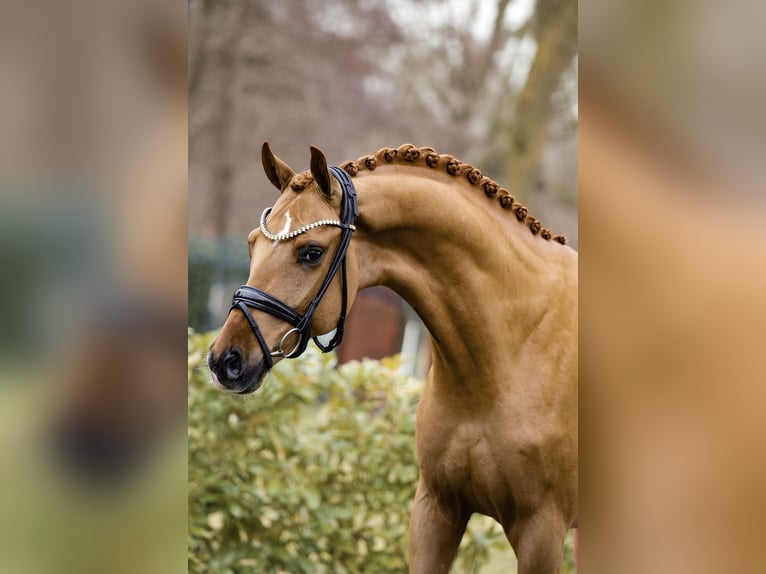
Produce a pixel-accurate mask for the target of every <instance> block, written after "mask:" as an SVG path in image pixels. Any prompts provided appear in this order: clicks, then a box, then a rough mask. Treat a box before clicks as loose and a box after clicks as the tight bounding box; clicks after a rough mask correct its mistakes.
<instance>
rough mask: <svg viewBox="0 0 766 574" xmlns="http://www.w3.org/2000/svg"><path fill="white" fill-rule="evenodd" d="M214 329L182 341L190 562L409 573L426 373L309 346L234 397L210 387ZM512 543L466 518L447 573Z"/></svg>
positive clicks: (236, 568)
mask: <svg viewBox="0 0 766 574" xmlns="http://www.w3.org/2000/svg"><path fill="white" fill-rule="evenodd" d="M211 339H212V334H190V337H189V438H188V440H189V572H193V573H202V572H207V573H212V574H218V573H232V574H233V573H245V572H247V573H250V572H277V573H281V572H285V573H290V574H293V573H312V574H314V573H317V574H322V573H332V574H336V573H338V574H341V573H357V572H360V573H361V572H365V573H366V572H373V573H384V572H406V570H407V564H406V559H407V523H408V519H409V513H410V509H411V505H412V499H413V496H414V494H415V486H416V484H417V478H418V466H417V461H416V457H415V440H414V434H415V407H416V406H417V401H418V398H419V396H420V391H421V386H422V383H420V382H419V381H417V380H414V379H411V378H406V377H403V376H402V375H400V374H399V373H398V372H397V369H396V366H397V361H396V359H389V360H387V361H382V362H380V363H378V362H375V361H364V362H361V363H360V362H351V363H347V364H345V365H342V366H341V367H339V368H336V365H335V357H334V355H333V354H330V355H322V354H321V353H319V352H318V351H317V350H315V349H313V348H312V349H310V350H309V352H307V353H306V354H305V355H304V356H303V357H302V358H300V359H297V360H291V361H282V362H281V363H280V364H279V365H277V367H276V368H275V369H274V370H273V372H272V373H271V374H270V375H269V376H268V377H267V378H266V380H265V381H264V384H263V387H262V388H261V389H260V390H259V391H258V392H256V393H255V394H253V395H249V396H246V397H240V396H231V395H227V394H225V393H222V392H221V391H219V390H217V389H215V388H214V387H213V386H212V385H211V384H209V373H208V372H207V369H206V367H205V355H206V352H207V347H208V345H209V343H210V341H211ZM507 547H508V543H507V541H506V540H505V537H504V536H503V533H502V530H501V529H500V528H499V526H497V525H496V524H495V523H494V522H493V521H491V520H490V519H486V520H480V521H476V520H472V521H471V523H470V525H469V531H468V532H467V534H466V536H465V537H464V539H463V544H462V545H461V549H460V552H459V554H458V559H457V560H456V563H455V565H454V566H453V572H479V571H480V570H481V567H482V566H483V565H484V564H486V563H487V562H488V560H490V558H491V551H492V550H493V549H503V550H505V549H507ZM506 566H507V564H506Z"/></svg>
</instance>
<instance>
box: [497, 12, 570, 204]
mask: <svg viewBox="0 0 766 574" xmlns="http://www.w3.org/2000/svg"><path fill="white" fill-rule="evenodd" d="M532 30H533V34H534V38H535V41H536V43H537V50H536V53H535V59H534V61H533V62H532V67H531V68H530V70H529V75H528V76H527V80H526V83H525V84H524V88H523V89H522V91H521V93H520V95H519V97H518V100H517V103H516V108H515V112H514V119H513V123H512V126H511V149H510V153H509V156H508V157H509V161H508V175H509V179H510V181H511V185H513V187H514V188H515V189H518V190H520V192H521V193H522V194H524V195H525V196H526V197H527V200H528V201H529V200H531V199H532V195H533V192H534V191H535V190H537V189H538V188H539V186H540V184H541V175H540V160H541V157H542V152H543V147H544V145H545V141H546V134H547V129H548V126H549V124H550V120H551V116H552V112H553V108H554V106H553V102H552V96H553V94H554V93H555V92H556V88H557V87H558V85H559V82H560V80H561V77H562V74H563V73H564V72H565V71H566V70H567V68H569V67H570V66H571V64H572V60H573V58H574V56H575V54H576V53H577V0H537V4H536V7H535V15H534V19H533V21H532Z"/></svg>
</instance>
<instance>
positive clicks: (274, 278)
mask: <svg viewBox="0 0 766 574" xmlns="http://www.w3.org/2000/svg"><path fill="white" fill-rule="evenodd" d="M310 152H311V161H310V169H309V170H308V171H305V172H302V173H295V172H294V171H293V170H292V169H291V168H290V167H289V166H288V165H287V164H286V163H285V162H284V161H282V160H281V159H279V158H278V157H277V156H276V155H274V154H273V152H272V151H271V148H270V146H269V144H268V142H265V143H264V144H263V148H262V153H261V155H262V162H263V167H264V170H265V172H266V175H267V177H268V179H269V181H270V182H271V183H272V184H273V185H274V186H275V187H276V188H277V189H279V190H280V192H281V194H280V196H279V199H278V200H277V202H276V203H275V205H274V207H273V208H269V209H267V210H265V211H264V213H263V215H262V217H261V222H260V225H259V227H257V228H255V229H254V230H253V231H252V232H251V233H250V234H249V236H248V247H249V253H250V275H249V278H248V280H247V284H246V285H243V286H242V287H240V288H239V289H238V290H237V292H236V293H235V296H234V299H233V303H232V307H231V310H230V312H229V315H228V317H227V319H226V321H225V323H224V325H223V327H222V329H221V331H220V333H219V334H218V336H217V337H216V339H215V340H214V341H213V343H212V344H211V346H210V350H209V354H208V366H209V368H210V370H211V374H212V378H213V382H214V384H215V385H216V386H218V387H219V388H221V389H224V390H228V391H230V392H236V393H243V394H244V393H251V392H253V391H255V390H256V389H257V388H259V386H260V385H261V383H262V381H263V378H264V376H265V374H266V373H267V371H268V370H269V369H270V368H271V366H272V365H273V363H274V362H275V361H279V360H281V359H283V358H293V357H296V356H298V355H299V354H300V353H301V352H303V350H304V349H305V348H306V345H307V344H308V342H309V340H310V339H311V338H312V337H313V338H314V340H315V342H316V343H317V344H318V345H319V347H320V349H322V350H323V351H327V350H330V349H332V348H334V347H336V346H337V345H338V344H339V343H340V340H341V339H342V337H343V327H344V322H345V315H346V311H347V308H349V307H350V306H351V305H352V304H353V301H354V297H355V295H356V293H357V292H358V291H359V290H360V289H364V288H366V287H370V286H373V285H385V286H387V287H389V288H391V289H393V290H394V291H396V292H397V293H398V294H399V295H401V296H402V297H403V298H404V299H405V300H406V301H407V302H408V303H409V304H410V305H411V306H412V308H413V309H414V310H415V311H416V312H417V313H418V314H419V315H420V317H421V318H422V320H423V322H424V323H425V325H426V327H427V328H428V331H429V334H430V338H431V348H432V366H431V368H430V371H429V373H428V375H427V378H426V381H425V385H424V388H423V392H422V397H421V400H420V402H419V404H418V407H417V411H416V415H417V426H416V440H415V442H416V448H417V455H418V461H419V466H420V475H419V480H418V484H417V489H416V495H415V500H414V504H413V508H412V513H411V516H410V524H409V547H408V555H409V571H410V572H411V573H427V574H433V573H440V572H448V571H449V568H450V565H451V563H452V560H453V559H454V556H455V554H456V552H457V548H458V545H459V543H460V540H461V539H462V536H463V534H464V531H465V528H466V524H467V522H468V520H469V518H470V516H471V515H472V514H473V513H481V514H485V515H488V516H490V517H492V518H494V519H495V520H496V521H498V522H499V523H500V524H501V526H502V528H503V530H504V532H505V535H506V537H507V539H508V541H509V542H510V544H511V546H512V547H513V549H514V551H515V553H516V556H517V560H518V572H519V573H520V574H532V573H535V574H546V573H554V572H556V573H557V572H559V569H560V566H561V562H562V556H563V542H564V538H565V536H566V533H567V531H568V529H569V527H570V524H572V522H573V520H574V519H575V517H576V515H577V484H578V482H577V481H578V478H577V476H578V464H577V456H578V451H577V416H578V415H577V280H578V276H577V268H578V262H577V260H578V258H577V252H576V251H575V250H573V249H571V248H570V247H569V246H567V245H566V239H565V238H564V237H563V236H561V235H553V233H552V232H551V231H550V230H549V229H547V228H545V227H543V226H542V225H541V223H540V221H539V220H538V219H536V218H535V217H533V216H531V215H530V214H529V213H528V210H527V208H525V207H524V206H523V205H521V204H520V203H518V202H517V201H516V200H515V198H514V197H513V196H512V195H511V194H510V193H509V192H508V191H507V190H506V189H504V188H502V187H500V185H498V184H497V183H496V182H495V181H493V180H492V179H490V178H489V177H487V176H485V175H484V174H483V173H482V172H481V171H480V170H479V169H477V168H475V167H473V166H472V165H469V164H465V163H462V162H460V161H459V160H457V159H455V158H454V157H452V156H450V155H447V154H439V153H437V152H436V151H435V150H434V149H433V148H430V147H416V146H414V145H412V144H405V145H403V146H400V147H398V148H383V149H381V150H379V151H377V152H376V153H374V154H372V155H367V156H363V157H361V158H359V159H357V160H355V161H348V162H345V163H343V164H341V165H340V166H339V167H335V166H328V164H327V160H326V158H325V155H324V153H323V152H322V151H321V150H320V149H318V148H316V147H314V146H311V147H310ZM352 237H353V240H352Z"/></svg>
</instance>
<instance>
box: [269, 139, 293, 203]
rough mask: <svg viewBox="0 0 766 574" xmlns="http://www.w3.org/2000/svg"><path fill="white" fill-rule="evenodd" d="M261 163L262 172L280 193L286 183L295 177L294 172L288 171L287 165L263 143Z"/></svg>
mask: <svg viewBox="0 0 766 574" xmlns="http://www.w3.org/2000/svg"><path fill="white" fill-rule="evenodd" d="M261 161H262V162H263V171H265V172H266V177H268V178H269V181H270V182H271V183H272V184H273V185H274V187H276V188H277V189H278V190H280V191H282V190H283V189H284V188H285V186H286V185H287V182H289V181H290V180H291V179H292V178H293V176H294V175H295V172H294V171H293V170H292V169H290V166H289V165H287V164H286V163H285V162H283V161H282V160H281V159H279V158H278V157H277V156H275V155H274V153H273V152H272V151H271V147H270V146H269V142H263V147H262V148H261Z"/></svg>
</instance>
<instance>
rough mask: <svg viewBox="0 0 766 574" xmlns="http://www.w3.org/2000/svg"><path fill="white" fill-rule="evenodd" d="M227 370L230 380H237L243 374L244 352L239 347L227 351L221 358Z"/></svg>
mask: <svg viewBox="0 0 766 574" xmlns="http://www.w3.org/2000/svg"><path fill="white" fill-rule="evenodd" d="M221 362H222V363H223V368H224V369H225V370H226V378H227V379H229V380H230V381H235V380H237V379H238V378H239V377H240V376H241V375H242V354H241V353H240V352H239V350H237V349H230V350H228V351H226V353H224V355H223V359H222V360H221Z"/></svg>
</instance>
